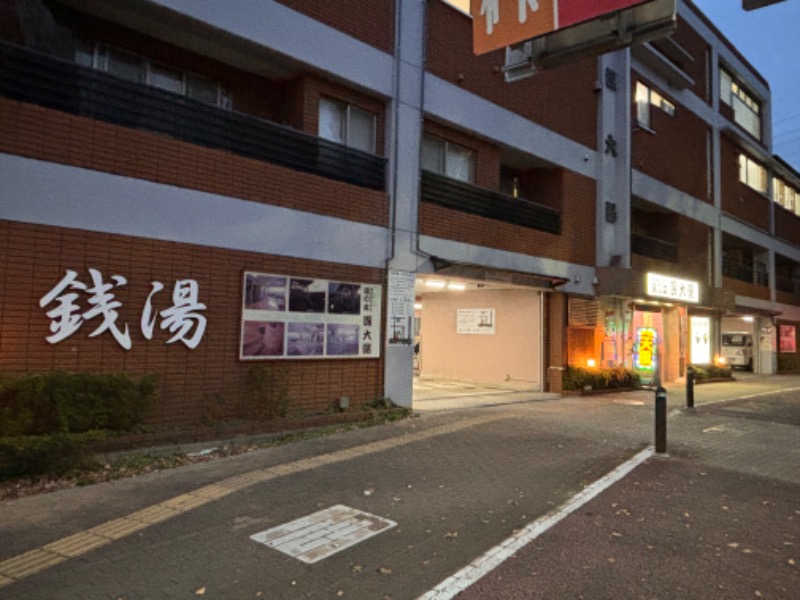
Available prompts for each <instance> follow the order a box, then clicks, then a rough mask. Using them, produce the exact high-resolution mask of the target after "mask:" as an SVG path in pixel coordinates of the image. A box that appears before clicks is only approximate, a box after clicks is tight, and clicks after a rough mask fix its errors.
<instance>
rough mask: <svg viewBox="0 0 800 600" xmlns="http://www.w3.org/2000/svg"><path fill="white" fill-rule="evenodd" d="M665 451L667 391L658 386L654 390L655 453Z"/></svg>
mask: <svg viewBox="0 0 800 600" xmlns="http://www.w3.org/2000/svg"><path fill="white" fill-rule="evenodd" d="M666 451H667V390H665V389H664V388H663V387H661V386H658V388H657V389H656V452H657V453H658V454H664V453H666Z"/></svg>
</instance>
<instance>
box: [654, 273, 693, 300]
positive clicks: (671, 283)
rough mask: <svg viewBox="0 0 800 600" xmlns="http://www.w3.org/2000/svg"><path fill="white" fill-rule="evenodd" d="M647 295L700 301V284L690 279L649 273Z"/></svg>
mask: <svg viewBox="0 0 800 600" xmlns="http://www.w3.org/2000/svg"><path fill="white" fill-rule="evenodd" d="M647 295H648V296H654V297H656V298H666V299H668V300H677V301H678V302H699V301H700V284H699V283H697V282H696V281H689V280H688V279H678V278H676V277H668V276H667V275H659V274H658V273H648V274H647Z"/></svg>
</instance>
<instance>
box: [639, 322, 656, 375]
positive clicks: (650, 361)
mask: <svg viewBox="0 0 800 600" xmlns="http://www.w3.org/2000/svg"><path fill="white" fill-rule="evenodd" d="M656 335H657V334H656V330H655V329H653V328H652V327H640V328H639V330H638V331H637V332H636V344H637V351H636V355H635V356H634V367H635V368H636V369H638V370H639V371H654V370H655V367H656Z"/></svg>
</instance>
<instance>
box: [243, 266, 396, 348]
mask: <svg viewBox="0 0 800 600" xmlns="http://www.w3.org/2000/svg"><path fill="white" fill-rule="evenodd" d="M242 298H243V301H242V334H241V343H240V346H239V358H240V359H242V360H279V359H304V358H308V359H324V358H378V357H379V356H380V322H381V286H380V285H378V284H371V283H351V282H343V281H331V280H328V279H316V278H311V277H298V276H292V275H274V274H269V273H255V272H251V271H247V272H245V274H244V282H243V293H242Z"/></svg>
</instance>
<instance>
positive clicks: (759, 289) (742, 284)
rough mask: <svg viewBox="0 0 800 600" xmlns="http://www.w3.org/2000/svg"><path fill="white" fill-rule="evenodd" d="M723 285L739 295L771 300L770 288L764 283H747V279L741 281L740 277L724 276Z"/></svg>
mask: <svg viewBox="0 0 800 600" xmlns="http://www.w3.org/2000/svg"><path fill="white" fill-rule="evenodd" d="M722 287H723V289H726V290H730V291H732V292H733V293H734V294H737V295H739V296H747V297H749V298H760V299H761V300H769V288H768V287H765V286H762V285H756V284H754V283H747V282H746V281H740V280H738V279H734V278H733V277H723V278H722Z"/></svg>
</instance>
